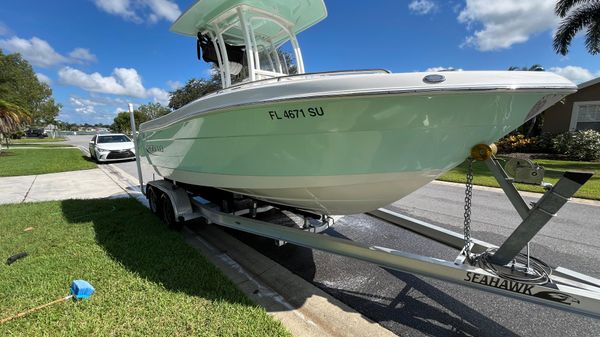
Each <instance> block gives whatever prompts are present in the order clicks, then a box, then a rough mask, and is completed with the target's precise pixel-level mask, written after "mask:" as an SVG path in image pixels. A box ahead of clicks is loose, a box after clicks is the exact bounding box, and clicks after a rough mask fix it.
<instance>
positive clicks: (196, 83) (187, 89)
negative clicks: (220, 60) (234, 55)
mask: <svg viewBox="0 0 600 337" xmlns="http://www.w3.org/2000/svg"><path fill="white" fill-rule="evenodd" d="M219 89H221V81H220V80H219V81H215V79H214V76H213V78H212V79H210V80H205V79H196V78H192V79H191V80H189V81H187V83H186V84H185V85H184V86H183V87H181V88H178V89H175V90H174V91H172V92H171V93H170V94H171V98H170V99H169V108H171V109H173V110H176V109H179V108H181V107H182V106H184V105H186V104H188V103H190V102H192V101H194V100H196V99H198V98H200V97H202V96H204V95H206V94H209V93H211V92H213V91H216V90H219Z"/></svg>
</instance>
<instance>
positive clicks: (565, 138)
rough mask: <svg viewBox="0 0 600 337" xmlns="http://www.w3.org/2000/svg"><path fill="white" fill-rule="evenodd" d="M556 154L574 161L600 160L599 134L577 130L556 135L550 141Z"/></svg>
mask: <svg viewBox="0 0 600 337" xmlns="http://www.w3.org/2000/svg"><path fill="white" fill-rule="evenodd" d="M552 144H553V148H554V151H556V153H559V154H563V155H565V156H566V157H567V158H568V159H574V160H595V159H600V132H598V131H594V130H583V131H582V130H578V131H573V132H565V133H561V134H559V135H557V136H556V137H554V139H553V140H552Z"/></svg>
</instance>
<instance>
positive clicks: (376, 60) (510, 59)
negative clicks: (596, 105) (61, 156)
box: [0, 0, 600, 124]
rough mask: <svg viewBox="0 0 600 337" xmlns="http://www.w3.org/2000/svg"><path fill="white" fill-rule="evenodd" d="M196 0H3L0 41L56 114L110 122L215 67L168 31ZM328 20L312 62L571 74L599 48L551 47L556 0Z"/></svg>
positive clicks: (413, 4)
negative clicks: (26, 68)
mask: <svg viewBox="0 0 600 337" xmlns="http://www.w3.org/2000/svg"><path fill="white" fill-rule="evenodd" d="M195 2H196V1H195V0H176V1H175V0H58V1H39V0H19V1H5V2H3V4H2V6H1V7H0V48H1V49H2V50H3V52H4V53H12V52H20V53H21V54H22V55H23V56H24V57H25V58H26V59H27V60H29V62H30V63H31V64H32V65H33V67H34V70H35V71H36V73H37V74H38V78H40V79H41V80H43V81H46V82H48V83H49V84H50V85H51V87H52V89H53V91H54V97H55V98H56V100H57V101H58V102H59V103H61V104H62V105H63V109H62V111H61V113H60V115H59V119H60V120H63V121H69V122H78V123H82V122H88V123H92V124H95V123H108V124H110V123H111V122H112V119H113V118H114V116H115V115H116V113H117V111H122V110H124V109H126V106H127V102H133V103H134V104H141V103H147V102H154V101H158V102H162V103H166V102H168V92H169V91H171V90H173V89H174V88H177V87H178V86H180V85H181V84H182V83H185V82H186V81H187V80H188V79H190V78H192V77H206V76H208V71H209V70H208V69H209V68H208V65H207V64H205V63H201V62H199V61H197V60H196V54H195V53H196V52H195V41H194V40H193V39H192V38H189V37H184V36H180V35H177V34H174V33H170V32H169V26H170V24H171V23H172V22H173V21H174V20H175V19H176V18H177V17H178V16H179V14H180V13H181V12H182V11H184V10H185V9H187V8H188V7H189V6H191V5H192V4H193V3H195ZM325 4H326V6H327V9H328V13H329V15H328V17H327V18H326V19H325V20H324V21H322V22H320V23H319V24H317V25H316V26H314V27H311V28H309V29H308V30H306V31H305V32H303V33H302V34H300V35H299V41H300V45H301V47H302V52H303V56H304V62H305V65H306V70H307V71H326V70H344V69H365V68H385V69H389V70H391V71H393V72H412V71H426V70H429V71H434V70H438V69H440V68H456V69H463V70H503V69H507V68H508V67H510V66H530V65H532V64H541V65H543V66H544V68H545V69H546V70H548V71H554V72H557V73H559V74H561V75H563V76H565V77H567V78H569V79H571V80H572V81H574V82H576V83H580V82H584V81H587V80H590V79H592V78H594V77H598V76H600V56H598V55H596V56H593V55H590V54H588V53H587V52H586V51H585V48H584V45H583V37H582V36H578V37H576V39H575V41H574V43H573V44H572V46H571V48H570V53H569V54H568V55H567V56H566V57H565V56H559V55H557V54H555V53H554V51H553V50H552V32H553V30H554V29H555V27H556V26H557V23H558V19H557V18H556V17H555V16H554V14H553V11H552V9H553V7H554V4H555V0H527V1H523V0H502V1H490V0H450V1H442V0H371V1H368V2H366V1H347V0H325Z"/></svg>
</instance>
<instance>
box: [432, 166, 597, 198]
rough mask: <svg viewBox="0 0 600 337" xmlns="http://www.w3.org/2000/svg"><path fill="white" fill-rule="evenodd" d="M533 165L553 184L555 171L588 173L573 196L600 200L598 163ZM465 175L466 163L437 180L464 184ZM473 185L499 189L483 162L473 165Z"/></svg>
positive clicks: (525, 187) (528, 187) (535, 189)
mask: <svg viewBox="0 0 600 337" xmlns="http://www.w3.org/2000/svg"><path fill="white" fill-rule="evenodd" d="M534 162H535V163H537V164H539V165H542V166H544V168H545V169H546V173H545V176H544V181H546V182H549V183H552V184H555V183H556V182H557V181H558V179H559V178H560V177H561V172H555V171H551V170H557V171H588V172H593V173H594V175H593V176H592V178H591V179H590V180H588V182H587V183H585V184H584V185H583V186H582V187H581V189H579V191H577V193H576V194H575V196H576V197H578V198H585V199H596V200H600V163H596V162H580V161H564V160H545V159H544V160H541V159H540V160H537V159H536V160H534ZM466 174H467V163H466V162H465V163H462V164H460V165H459V166H458V167H456V168H455V169H453V170H451V171H448V172H447V173H446V174H444V175H442V176H441V177H439V178H438V180H443V181H450V182H456V183H465V182H466V178H465V176H466ZM473 183H474V184H475V185H482V186H492V187H499V185H498V182H496V179H495V178H494V177H493V176H492V175H491V173H490V171H489V170H488V169H487V167H486V166H485V164H484V163H483V162H474V163H473ZM516 186H517V189H519V190H522V191H530V192H544V189H543V188H541V187H538V186H533V185H526V184H516Z"/></svg>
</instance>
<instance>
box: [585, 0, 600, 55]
mask: <svg viewBox="0 0 600 337" xmlns="http://www.w3.org/2000/svg"><path fill="white" fill-rule="evenodd" d="M598 7H600V4H598ZM585 47H586V48H587V50H588V52H590V54H592V55H595V54H598V53H600V10H599V11H598V12H597V14H596V18H595V19H594V21H593V22H592V24H590V26H589V27H588V30H587V32H586V34H585Z"/></svg>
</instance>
